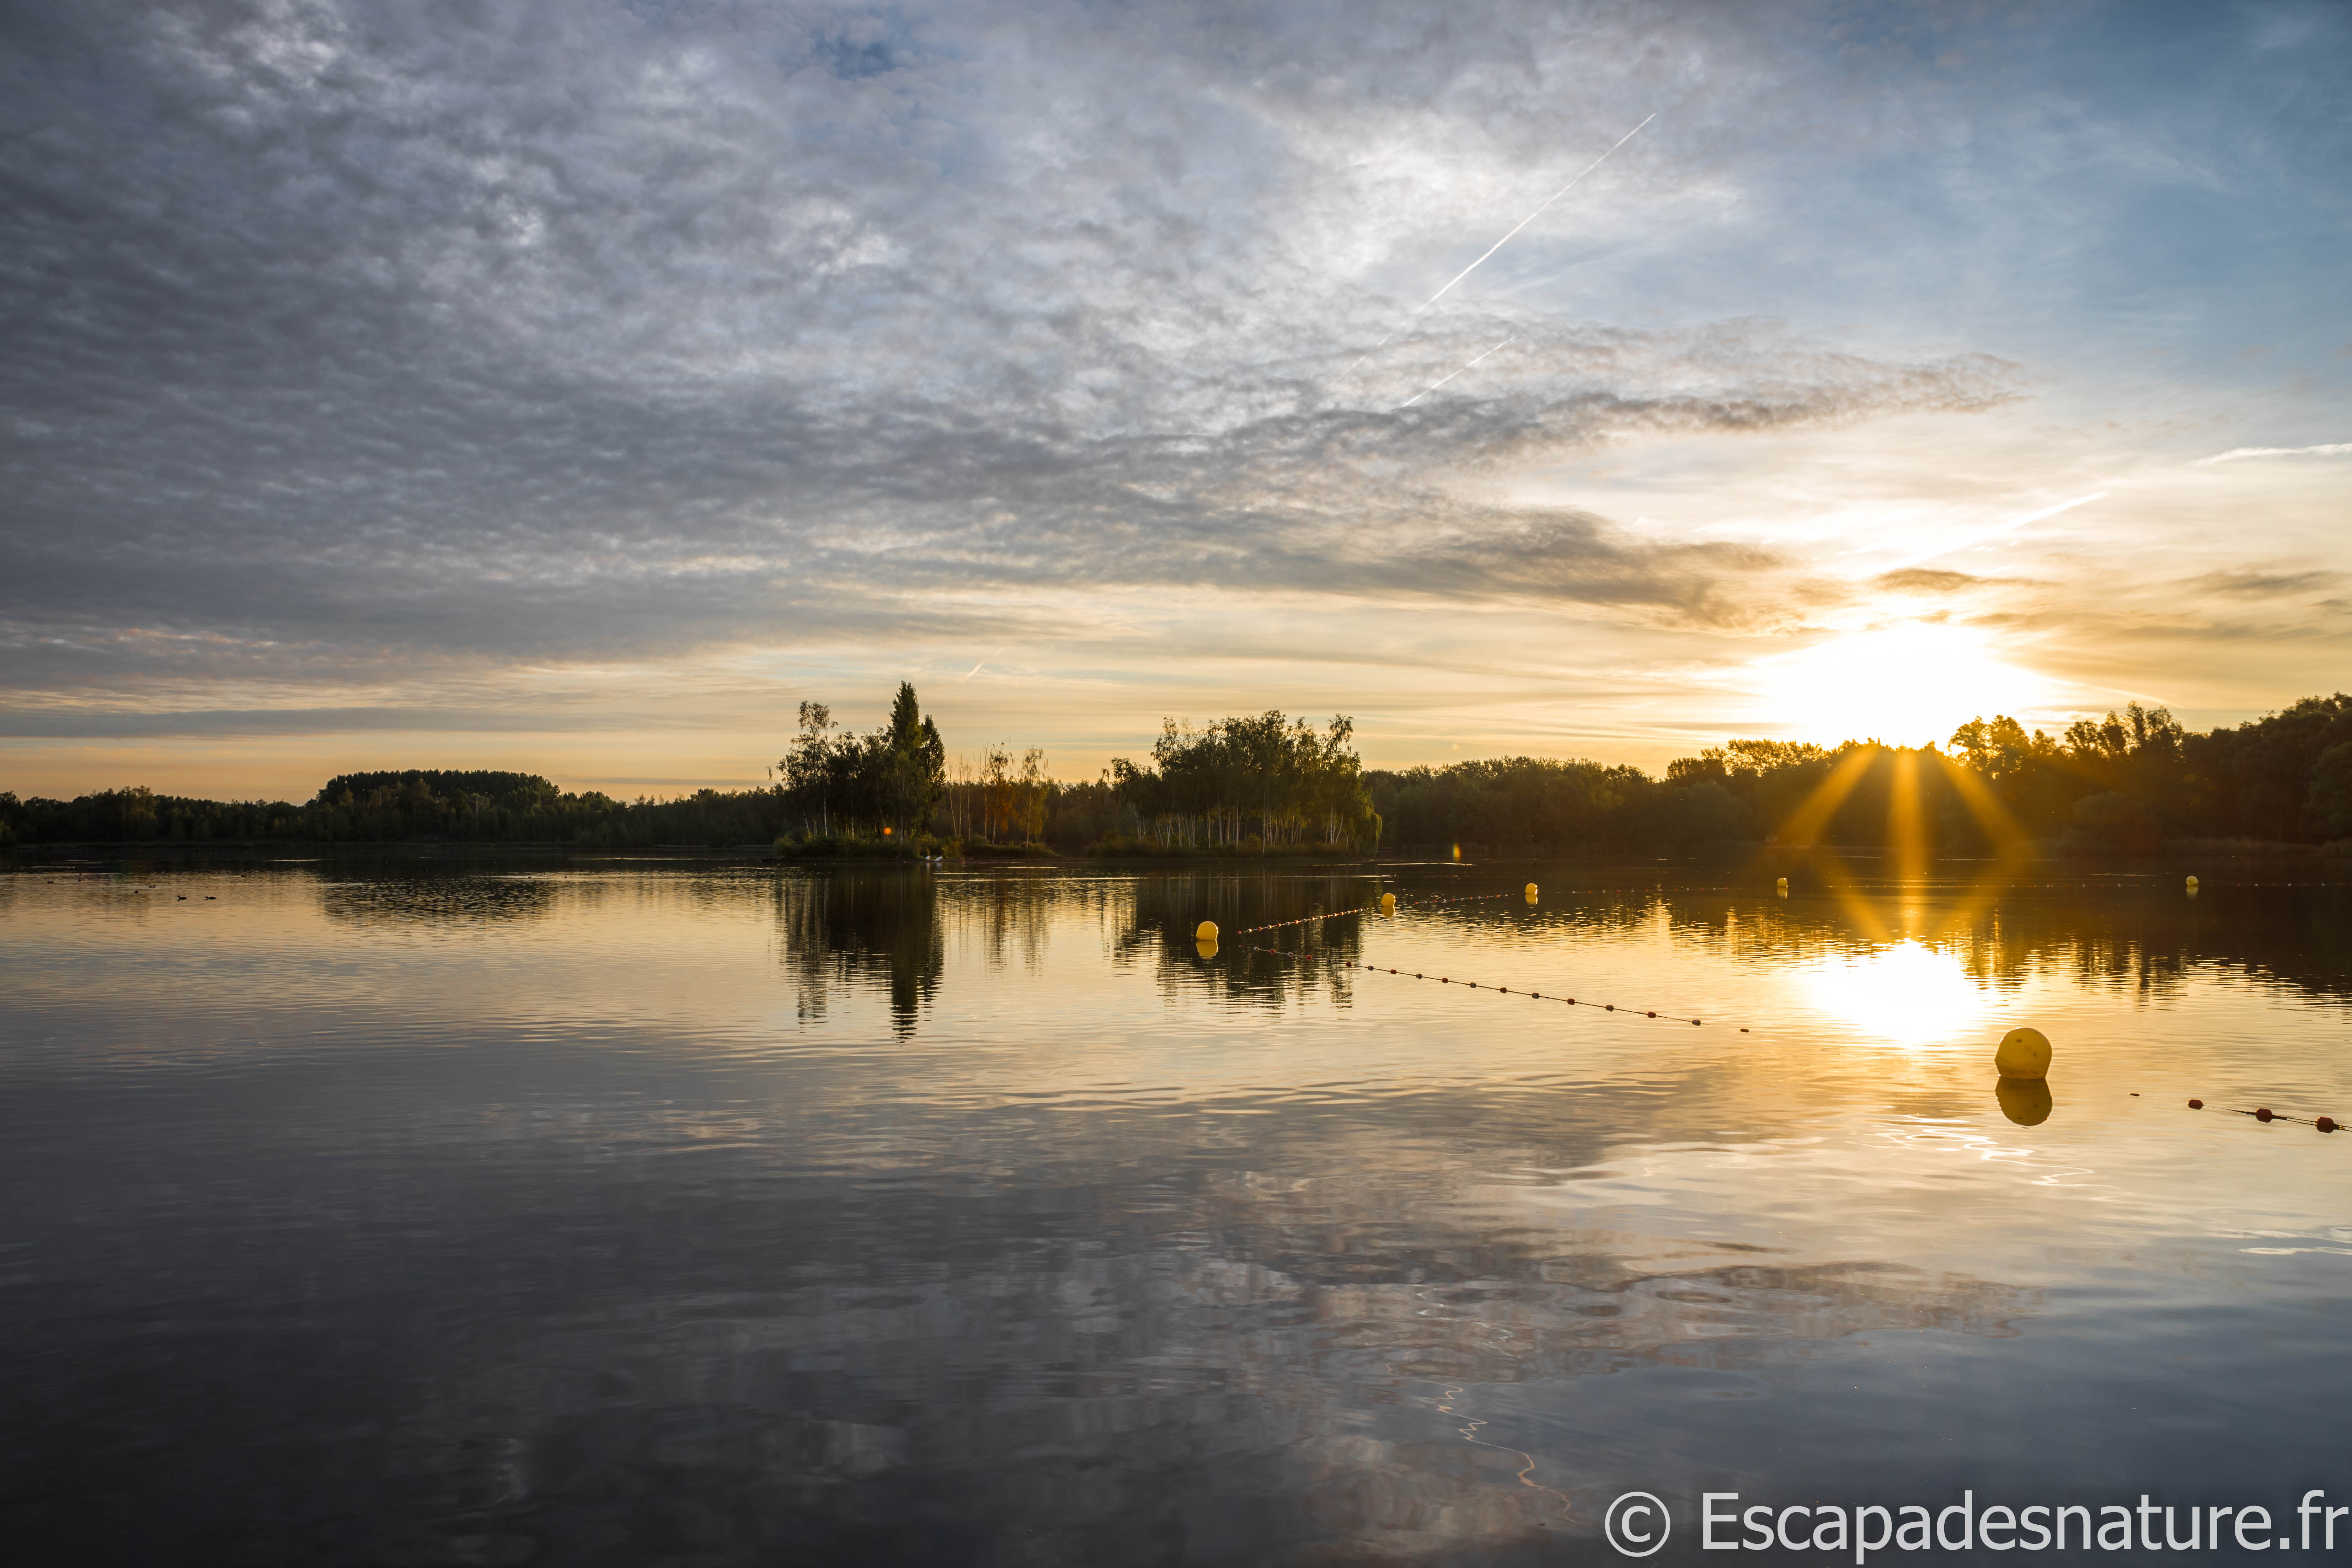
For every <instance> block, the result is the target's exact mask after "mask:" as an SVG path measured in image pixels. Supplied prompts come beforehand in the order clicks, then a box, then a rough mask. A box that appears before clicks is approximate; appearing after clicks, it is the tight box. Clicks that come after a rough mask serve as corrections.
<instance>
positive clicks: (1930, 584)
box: [1870, 566, 2031, 594]
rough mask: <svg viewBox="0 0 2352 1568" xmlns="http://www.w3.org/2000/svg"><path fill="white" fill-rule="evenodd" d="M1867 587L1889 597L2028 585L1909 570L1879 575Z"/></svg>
mask: <svg viewBox="0 0 2352 1568" xmlns="http://www.w3.org/2000/svg"><path fill="white" fill-rule="evenodd" d="M1870 585H1871V586H1872V587H1874V588H1876V589H1878V590H1880V591H1881V592H1884V593H1889V594H1966V593H1973V592H1976V591H1977V590H1979V589H1984V588H2016V587H2025V586H2029V585H2031V584H2030V581H2029V580H2028V579H2026V578H2022V577H1972V576H1970V575H1969V574H1968V573H1966V572H1945V571H1939V570H1937V568H1935V567H1932V566H1911V567H1906V568H1905V569H1903V570H1902V571H1899V572H1882V573H1880V574H1878V575H1877V576H1875V577H1874V578H1872V579H1871V580H1870Z"/></svg>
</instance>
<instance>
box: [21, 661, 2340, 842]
mask: <svg viewBox="0 0 2352 1568" xmlns="http://www.w3.org/2000/svg"><path fill="white" fill-rule="evenodd" d="M772 773H773V774H774V776H775V779H776V782H775V784H772V786H770V787H766V788H758V789H748V790H736V791H723V790H708V789H706V790H701V791H698V792H697V793H696V794H694V795H688V796H685V797H682V798H679V799H675V800H652V799H646V798H640V799H637V800H634V801H621V800H615V799H614V798H613V797H611V796H609V795H603V794H601V793H598V792H595V791H587V792H583V793H580V794H571V793H567V792H565V791H562V790H559V789H558V788H557V787H556V786H555V785H554V784H551V783H550V782H549V781H548V780H546V779H544V778H541V777H540V776H539V775H538V774H536V773H495V772H458V771H447V770H431V769H410V770H404V771H397V772H383V773H345V774H341V775H340V776H338V777H336V778H332V779H330V780H328V781H327V783H326V784H325V785H324V786H323V787H322V788H320V791H319V793H318V794H317V795H315V796H314V797H312V798H311V799H310V801H308V802H305V803H303V804H301V805H292V804H289V803H287V802H282V801H278V802H265V801H209V800H190V799H184V798H181V797H178V796H173V795H157V794H155V793H154V792H153V791H152V790H148V789H143V788H129V789H116V790H106V791H102V792H100V793H99V794H96V795H82V796H80V797H79V798H77V799H74V800H70V801H59V800H44V799H38V798H35V799H27V800H19V799H18V798H17V797H16V795H14V794H13V793H5V794H0V845H6V844H26V845H36V844H51V845H57V844H120V843H158V842H161V843H202V842H208V841H209V842H223V841H226V842H271V841H276V842H294V841H305V842H314V843H315V842H324V843H383V842H394V841H432V842H446V843H476V844H553V845H568V846H572V847H580V848H589V849H599V848H632V847H663V846H678V847H739V846H746V845H760V846H766V845H769V844H771V843H774V844H777V845H778V846H779V847H781V848H783V849H785V850H787V851H795V850H797V851H803V852H823V851H826V850H829V849H841V850H845V851H854V850H856V849H857V848H860V847H864V848H867V849H877V848H882V849H888V850H893V851H901V852H906V853H915V852H919V851H929V850H934V849H958V848H960V849H963V850H966V851H968V852H973V853H980V852H985V851H986V850H987V849H989V848H990V847H1008V846H1041V847H1050V848H1052V849H1054V850H1056V851H1059V852H1062V853H1066V854H1068V853H1078V852H1082V851H1086V850H1089V849H1092V850H1096V851H1097V852H1101V853H1110V854H1202V853H1223V854H1234V853H1239V854H1253V853H1289V854H1302V853H1320V854H1360V853H1364V852H1368V851H1370V850H1371V849H1374V848H1376V847H1385V848H1390V849H1444V848H1450V847H1452V846H1454V845H1459V846H1461V847H1462V848H1463V850H1464V852H1465V854H1468V853H1473V852H1476V853H1490V854H1491V853H1507V852H1513V851H1521V850H1534V851H1553V852H1556V851H1583V850H1593V851H1603V852H1616V853H1628V854H1658V855H1687V854H1695V853H1703V852H1714V851H1722V850H1727V849H1733V848H1738V847H1743V846H1748V845H1754V844H1758V843H1778V844H1784V845H1808V844H1826V845H1841V846H1853V847H1870V846H1879V845H1885V844H1889V843H1896V842H1900V843H1906V844H1913V845H1917V846H1920V847H1932V848H1938V849H1947V850H1953V851H1976V850H1982V849H1986V848H1989V847H2000V846H2003V845H2008V844H2022V843H2029V842H2030V843H2034V844H2039V845H2041V846H2042V847H2047V848H2053V849H2057V850H2078V851H2083V852H2088V853H2099V854H2133V853H2143V852H2147V851H2149V850H2153V849H2155V848H2157V847H2158V846H2160V845H2161V844H2162V843H2163V842H2164V841H2165V840H2167V839H2173V838H2209V839H2230V838H2239V839H2251V840H2263V841H2269V842H2277V843H2288V844H2310V843H2319V842H2325V841H2332V840H2338V839H2352V697H2348V696H2347V695H2346V694H2344V693H2342V692H2338V693H2336V695H2335V696H2332V697H2310V698H2305V700H2302V701H2300V702H2297V703H2295V704H2294V706H2293V707H2291V708H2288V709H2286V710H2284V711H2282V712H2278V713H2273V714H2271V715H2269V716H2267V717H2265V718H2263V719H2259V720H2256V721H2252V722H2251V723H2245V724H2240V725H2237V726H2235V727H2233V728H2230V727H2225V728H2221V729H2216V730H2212V731H2207V732H2204V733H2201V734H2192V733H2189V732H2186V731H2183V730H2182V728H2181V727H2180V726H2179V724H2178V723H2176V722H2174V721H2173V719H2172V717H2171V715H2170V714H2169V713H2168V712H2167V711H2166V710H2163V709H2161V708H2158V709H2155V710H2147V709H2143V708H2141V707H2139V706H2138V705H2137V704H2135V705H2133V706H2132V707H2130V708H2128V709H2126V710H2124V711H2123V712H2121V713H2119V714H2118V713H2110V714H2108V715H2107V716H2106V718H2105V720H2104V721H2093V720H2087V719H2086V720H2083V721H2078V722H2076V723H2075V724H2074V725H2073V726H2071V727H2070V728H2069V729H2068V730H2067V731H2065V732H2064V733H2063V734H2061V735H2057V736H2052V735H2048V734H2045V733H2042V731H2031V732H2029V731H2027V730H2025V728H2024V727H2023V726H2022V725H2021V724H2019V723H2018V722H2017V721H2015V720H2013V719H2009V718H2005V717H2001V718H1994V719H1991V720H1984V719H1978V720H1973V721H1970V722H1969V723H1967V724H1964V725H1962V726H1960V728H1959V729H1958V731H1956V732H1955V733H1954V734H1953V736H1952V738H1951V740H1950V741H1949V742H1948V744H1946V745H1944V746H1935V745H1929V746H1923V747H1916V748H1912V747H1891V746H1884V745H1880V744H1879V743H1877V742H1874V741H1848V742H1844V743H1843V744H1842V745H1838V746H1833V747H1831V746H1819V745H1811V744H1806V743H1803V742H1787V741H1730V742H1726V743H1725V744H1724V745H1722V746H1719V747H1710V748H1708V749H1706V750H1705V751H1703V752H1700V753H1699V754H1698V755H1697V756H1696V757H1685V758H1682V759H1679V760H1677V761H1675V762H1674V763H1671V764H1669V765H1668V767H1667V769H1666V773H1665V776H1664V778H1662V779H1661V778H1652V777H1650V776H1649V775H1647V774H1645V773H1643V772H1642V771H1641V770H1640V769H1638V768H1633V767H1623V766H1619V767H1604V766H1602V765H1601V764H1600V763H1591V762H1576V761H1560V760H1554V759H1549V758H1540V757H1506V758H1498V759H1493V760H1487V761H1481V762H1466V763H1453V764H1451V765H1449V766H1446V767H1415V768H1406V769H1402V770H1387V769H1370V770H1367V769H1365V768H1364V767H1363V766H1362V765H1361V763H1360V760H1359V758H1358V757H1357V754H1356V752H1355V749H1354V738H1353V730H1352V726H1351V724H1350V722H1349V720H1347V719H1346V718H1344V717H1340V718H1335V719H1333V720H1332V721H1330V722H1329V723H1328V724H1327V725H1325V726H1323V727H1322V728H1320V729H1318V728H1317V727H1316V726H1314V725H1312V724H1309V723H1308V722H1307V721H1305V720H1293V719H1289V718H1287V717H1286V716H1285V715H1284V714H1282V713H1279V712H1269V713H1265V714H1260V715H1255V716H1244V717H1237V718H1230V719H1224V720H1221V721H1217V722H1215V723H1212V724H1209V725H1207V726H1205V727H1202V728H1199V729H1194V728H1192V727H1189V726H1184V725H1180V724H1177V723H1176V722H1174V721H1169V722H1168V723H1167V724H1166V726H1165V727H1164V728H1163V730H1162V732H1161V734H1160V740H1159V742H1158V743H1157V744H1156V745H1155V746H1154V747H1153V749H1152V752H1151V756H1150V759H1149V761H1147V762H1130V761H1129V760H1127V759H1124V758H1122V759H1118V760H1116V761H1114V762H1113V763H1112V764H1111V766H1110V767H1108V768H1107V769H1105V770H1104V772H1103V773H1102V775H1101V776H1100V777H1099V778H1097V779H1095V780H1093V781H1090V782H1087V783H1077V784H1072V783H1063V782H1057V781H1055V780H1054V779H1052V778H1051V777H1050V776H1048V774H1047V772H1046V767H1045V753H1044V752H1042V751H1038V750H1036V749H1034V748H1031V749H1030V750H1028V751H1027V752H1024V753H1023V754H1022V756H1021V757H1020V758H1019V760H1018V761H1017V762H1016V761H1015V759H1014V757H1013V750H1012V748H1011V747H1010V746H992V747H989V748H987V749H986V750H985V751H984V752H982V760H981V761H979V762H978V763H967V762H961V761H953V760H950V757H949V755H948V752H947V747H946V744H945V742H944V741H943V739H942V738H941V736H940V731H939V730H938V727H937V726H936V725H935V724H934V723H933V722H932V721H930V720H929V718H927V717H925V716H924V715H923V713H922V711H921V709H920V705H919V702H918V701H917V699H916V695H915V691H914V689H913V688H912V687H911V686H903V685H902V686H901V687H900V688H899V689H898V696H897V699H896V700H894V702H893V704H892V707H891V711H890V714H889V716H888V718H887V720H886V721H885V722H884V723H882V724H881V725H880V726H879V727H877V729H876V730H874V731H870V732H867V733H863V734H859V733H854V732H849V731H843V730H841V729H840V728H839V727H838V726H837V725H836V724H835V721H834V720H833V717H832V714H831V712H830V710H827V709H826V708H824V706H822V705H820V704H816V703H806V704H803V706H802V709H801V712H800V724H799V730H798V732H797V734H796V735H795V737H794V738H793V742H792V744H791V746H790V748H789V750H788V751H787V752H786V754H785V755H784V756H783V757H782V758H781V759H779V761H778V763H777V764H776V766H775V767H774V769H772Z"/></svg>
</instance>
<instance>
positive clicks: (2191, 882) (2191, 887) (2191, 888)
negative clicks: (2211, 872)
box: [2189, 877, 2197, 899]
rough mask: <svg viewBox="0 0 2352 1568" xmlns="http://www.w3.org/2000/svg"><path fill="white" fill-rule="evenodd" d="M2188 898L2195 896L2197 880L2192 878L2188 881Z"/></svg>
mask: <svg viewBox="0 0 2352 1568" xmlns="http://www.w3.org/2000/svg"><path fill="white" fill-rule="evenodd" d="M2196 896H2197V879H2196V878H2194V877H2191V878H2189V897H2190V898H2192V899H2193V898H2195V897H2196Z"/></svg>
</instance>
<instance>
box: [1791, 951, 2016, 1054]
mask: <svg viewBox="0 0 2352 1568" xmlns="http://www.w3.org/2000/svg"><path fill="white" fill-rule="evenodd" d="M1806 989H1807V990H1808V991H1810V992H1811V994H1812V998H1813V1000H1814V1002H1815V1004H1816V1005H1819V1006H1820V1007H1821V1008H1822V1011H1824V1012H1826V1013H1830V1014H1832V1015H1833V1016H1837V1017H1841V1018H1843V1019H1845V1020H1846V1021H1847V1022H1848V1023H1850V1024H1852V1025H1853V1026H1855V1027H1856V1028H1858V1029H1860V1030H1861V1031H1863V1032H1864V1034H1867V1035H1873V1036H1875V1037H1879V1038H1881V1039H1885V1040H1891V1041H1893V1042H1895V1044H1898V1045H1906V1046H1916V1045H1922V1044H1925V1043H1926V1042H1927V1041H1929V1040H1936V1039H1942V1038H1945V1037H1948V1036H1951V1035H1954V1034H1958V1033H1960V1032H1962V1031H1964V1030H1967V1029H1969V1028H1970V1027H1971V1026H1974V1025H1975V1024H1976V1023H1977V1022H1978V1020H1979V1018H1980V1017H1981V1016H1983V1013H1984V1010H1985V997H1984V993H1983V992H1982V990H1980V989H1979V987H1978V986H1977V984H1976V983H1975V982H1974V981H1971V980H1970V979H1969V976H1968V972H1967V971H1966V970H1964V969H1962V968H1961V967H1960V961H1959V959H1958V957H1956V956H1954V955H1953V954H1951V953H1948V952H1939V951H1938V950H1937V949H1935V948H1932V947H1928V946H1926V945H1925V944H1923V943H1921V942H1912V941H1907V940H1906V941H1904V942H1896V943H1895V945H1893V946H1892V947H1886V948H1881V949H1880V950H1879V951H1877V952H1870V953H1863V954H1857V955H1854V956H1851V957H1843V958H1834V959H1830V960H1828V961H1826V962H1825V963H1822V964H1821V965H1820V966H1819V967H1817V968H1815V969H1814V970H1813V971H1812V973H1811V975H1810V976H1809V977H1808V980H1807V985H1806Z"/></svg>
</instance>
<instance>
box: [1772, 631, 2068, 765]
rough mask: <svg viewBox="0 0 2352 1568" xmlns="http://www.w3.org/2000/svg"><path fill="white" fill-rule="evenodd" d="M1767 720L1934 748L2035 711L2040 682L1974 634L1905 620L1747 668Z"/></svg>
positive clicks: (1808, 731) (1797, 729) (1814, 731)
mask: <svg viewBox="0 0 2352 1568" xmlns="http://www.w3.org/2000/svg"><path fill="white" fill-rule="evenodd" d="M1751 668H1753V669H1754V671H1755V674H1756V677H1757V679H1758V694H1759V697H1760V698H1761V699H1762V700H1763V704H1764V710H1765V713H1766V716H1767V717H1769V720H1770V721H1772V722H1773V723H1775V724H1777V725H1780V726H1781V727H1783V728H1785V729H1787V730H1789V731H1792V732H1794V733H1797V734H1801V735H1806V736H1811V737H1830V736H1834V737H1837V738H1839V739H1849V738H1850V739H1853V740H1870V739H1875V740H1882V741H1885V742H1888V743H1889V744H1893V745H1921V744H1924V743H1926V742H1929V741H1935V742H1943V741H1945V740H1948V738H1949V737H1950V735H1951V733H1952V731H1954V730H1955V729H1958V727H1959V726H1960V725H1962V724H1964V723H1966V722H1968V721H1969V720H1970V719H1973V718H1975V717H1977V716H1978V715H1979V714H1992V713H2001V712H2007V713H2014V712H2016V711H2018V710H2021V709H2026V708H2032V707H2034V706H2036V705H2037V703H2038V702H2039V701H2040V700H2041V699H2042V697H2043V695H2044V694H2045V691H2044V689H2045V686H2046V683H2045V682H2044V681H2043V680H2042V679H2041V678H2040V677H2038V676H2035V675H2033V674H2032V673H2031V672H2030V671H2027V670H2024V669H2021V668H2018V667H2016V666H2015V665H2012V664H2010V663H2008V662H2006V661H2005V660H2003V659H2002V658H2000V657H1999V656H1998V655H1997V654H1996V653H1995V651H1994V648H1993V646H1992V641H1991V639H1990V637H1987V636H1986V635H1985V634H1984V633H1983V632H1981V631H1979V630H1977V629H1975V628H1973V627H1969V626H1944V625H1940V624H1937V623H1933V622H1923V621H1914V622H1909V623H1906V624H1905V625H1902V626H1887V627H1883V628H1879V629H1876V630H1871V631H1857V632H1849V633H1846V634H1843V635H1842V636H1839V637H1832V638H1831V639H1830V640H1828V641H1826V642H1822V643H1817V644H1815V645H1814V646H1813V647H1809V648H1806V649H1804V650H1803V651H1802V652H1800V653H1793V654H1781V655H1776V656H1774V657H1772V658H1764V659H1759V660H1757V661H1756V663H1755V665H1754V666H1752V667H1751Z"/></svg>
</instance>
